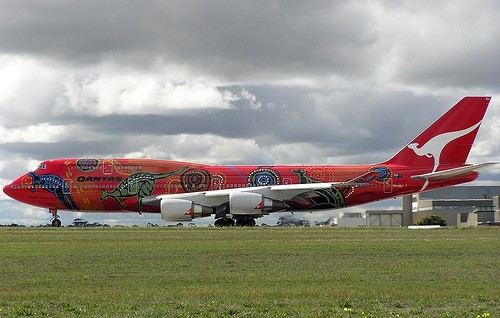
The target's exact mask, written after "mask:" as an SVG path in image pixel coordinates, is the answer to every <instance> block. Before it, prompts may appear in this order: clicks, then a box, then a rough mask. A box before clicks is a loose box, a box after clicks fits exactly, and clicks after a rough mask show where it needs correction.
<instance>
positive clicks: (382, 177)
mask: <svg viewBox="0 0 500 318" xmlns="http://www.w3.org/2000/svg"><path fill="white" fill-rule="evenodd" d="M391 177H392V171H391V169H389V168H388V167H386V166H375V167H371V168H370V169H369V170H368V171H367V172H366V173H364V174H362V175H360V176H359V177H356V178H354V179H351V180H349V182H351V183H359V184H371V183H373V182H376V183H379V184H383V183H385V182H387V180H388V179H389V178H391ZM354 189H355V187H354V186H350V187H349V186H348V187H342V188H341V189H340V190H341V191H342V194H344V197H345V198H348V197H349V196H350V195H351V194H352V193H353V192H354Z"/></svg>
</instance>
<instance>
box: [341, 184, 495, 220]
mask: <svg viewBox="0 0 500 318" xmlns="http://www.w3.org/2000/svg"><path fill="white" fill-rule="evenodd" d="M499 197H500V186H454V187H448V188H443V189H437V190H433V191H427V192H422V193H418V194H415V195H412V196H405V197H403V199H402V209H401V210H368V211H366V219H365V220H366V225H367V226H408V225H412V224H414V223H415V222H418V221H419V220H421V219H423V218H424V217H427V216H430V215H438V216H440V217H442V218H443V219H444V220H445V221H446V223H447V225H449V226H477V225H488V224H489V225H498V224H500V202H499ZM340 223H341V222H339V223H338V224H339V225H340Z"/></svg>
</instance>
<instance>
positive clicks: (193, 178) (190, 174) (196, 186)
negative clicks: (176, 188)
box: [181, 169, 211, 192]
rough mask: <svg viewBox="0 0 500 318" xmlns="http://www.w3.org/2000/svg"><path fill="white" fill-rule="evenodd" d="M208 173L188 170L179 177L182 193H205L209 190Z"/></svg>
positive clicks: (199, 170)
mask: <svg viewBox="0 0 500 318" xmlns="http://www.w3.org/2000/svg"><path fill="white" fill-rule="evenodd" d="M210 179H211V177H210V173H209V172H208V171H206V170H201V169H189V170H186V171H184V173H183V174H182V175H181V185H182V188H183V189H184V192H197V191H207V190H208V189H210Z"/></svg>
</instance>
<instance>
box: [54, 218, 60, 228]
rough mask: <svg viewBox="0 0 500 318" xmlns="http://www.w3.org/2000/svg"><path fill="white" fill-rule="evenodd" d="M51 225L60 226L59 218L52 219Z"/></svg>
mask: <svg viewBox="0 0 500 318" xmlns="http://www.w3.org/2000/svg"><path fill="white" fill-rule="evenodd" d="M52 226H53V227H60V226H61V220H59V219H53V220H52Z"/></svg>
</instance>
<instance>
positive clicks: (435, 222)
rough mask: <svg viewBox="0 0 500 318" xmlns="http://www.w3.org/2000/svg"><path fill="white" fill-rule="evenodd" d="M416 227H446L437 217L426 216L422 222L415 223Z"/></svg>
mask: <svg viewBox="0 0 500 318" xmlns="http://www.w3.org/2000/svg"><path fill="white" fill-rule="evenodd" d="M417 225H441V226H446V221H445V220H443V218H442V217H440V216H439V215H434V214H433V215H430V216H426V217H425V218H423V219H422V220H420V221H418V222H417Z"/></svg>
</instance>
